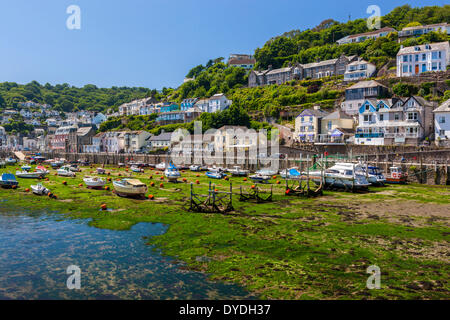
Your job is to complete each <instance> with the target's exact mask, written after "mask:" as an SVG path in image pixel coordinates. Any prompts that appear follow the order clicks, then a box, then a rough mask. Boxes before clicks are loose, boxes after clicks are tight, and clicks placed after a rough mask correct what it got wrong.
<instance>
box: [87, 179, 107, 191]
mask: <svg viewBox="0 0 450 320" xmlns="http://www.w3.org/2000/svg"><path fill="white" fill-rule="evenodd" d="M83 181H84V183H85V184H86V187H88V188H90V189H102V188H103V187H104V186H105V184H106V181H105V180H103V179H101V178H98V177H84V179H83Z"/></svg>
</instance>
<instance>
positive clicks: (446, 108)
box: [433, 99, 450, 112]
mask: <svg viewBox="0 0 450 320" xmlns="http://www.w3.org/2000/svg"><path fill="white" fill-rule="evenodd" d="M433 112H450V99H448V100H447V101H445V102H444V103H443V104H441V105H440V106H439V107H438V108H436V109H434V110H433Z"/></svg>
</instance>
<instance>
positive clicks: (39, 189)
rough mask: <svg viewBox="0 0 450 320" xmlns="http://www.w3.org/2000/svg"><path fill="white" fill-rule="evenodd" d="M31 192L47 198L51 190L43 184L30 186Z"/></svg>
mask: <svg viewBox="0 0 450 320" xmlns="http://www.w3.org/2000/svg"><path fill="white" fill-rule="evenodd" d="M30 188H31V192H33V193H34V194H36V195H38V196H46V195H48V194H49V193H50V190H49V189H47V188H46V187H44V186H43V185H42V184H41V183H38V184H36V185H32V186H30Z"/></svg>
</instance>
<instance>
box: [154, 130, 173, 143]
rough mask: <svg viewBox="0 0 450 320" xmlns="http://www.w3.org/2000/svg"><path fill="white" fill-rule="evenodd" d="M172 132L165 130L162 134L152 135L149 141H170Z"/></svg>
mask: <svg viewBox="0 0 450 320" xmlns="http://www.w3.org/2000/svg"><path fill="white" fill-rule="evenodd" d="M171 138H172V132H163V133H161V134H160V135H157V136H152V137H151V138H150V140H149V141H170V139H171Z"/></svg>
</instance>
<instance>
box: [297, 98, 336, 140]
mask: <svg viewBox="0 0 450 320" xmlns="http://www.w3.org/2000/svg"><path fill="white" fill-rule="evenodd" d="M327 115H328V112H326V111H324V110H322V109H320V107H319V106H315V107H314V108H313V109H305V110H303V111H302V112H301V113H300V114H299V115H298V116H297V118H295V134H294V137H295V139H296V140H297V141H300V142H310V143H313V142H314V141H315V140H316V138H317V137H318V136H319V135H320V134H322V119H323V118H324V117H325V116H327Z"/></svg>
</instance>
